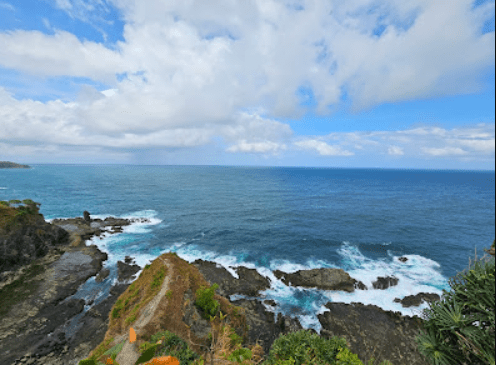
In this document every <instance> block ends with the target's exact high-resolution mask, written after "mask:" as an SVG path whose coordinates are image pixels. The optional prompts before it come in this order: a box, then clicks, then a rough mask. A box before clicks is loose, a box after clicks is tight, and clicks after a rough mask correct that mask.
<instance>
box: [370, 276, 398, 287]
mask: <svg viewBox="0 0 496 365" xmlns="http://www.w3.org/2000/svg"><path fill="white" fill-rule="evenodd" d="M398 281H399V279H398V278H395V277H394V276H386V277H378V278H377V280H376V281H374V282H372V286H373V287H374V289H381V290H384V289H387V288H389V287H390V286H395V285H398Z"/></svg>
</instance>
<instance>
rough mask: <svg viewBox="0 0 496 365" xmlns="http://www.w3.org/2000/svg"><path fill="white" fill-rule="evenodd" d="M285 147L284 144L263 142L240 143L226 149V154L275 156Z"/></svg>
mask: <svg viewBox="0 0 496 365" xmlns="http://www.w3.org/2000/svg"><path fill="white" fill-rule="evenodd" d="M286 148H287V147H286V145H284V144H279V143H275V142H270V141H265V142H252V143H249V142H247V141H244V140H243V141H240V142H239V143H237V144H236V145H233V146H230V147H229V148H227V150H226V151H227V152H245V153H247V152H248V153H263V154H277V153H278V152H280V151H282V150H285V149H286Z"/></svg>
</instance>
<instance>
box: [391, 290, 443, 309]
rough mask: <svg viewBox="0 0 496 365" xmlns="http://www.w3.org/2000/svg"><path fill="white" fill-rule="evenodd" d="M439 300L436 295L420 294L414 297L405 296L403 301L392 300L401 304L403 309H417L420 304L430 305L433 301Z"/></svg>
mask: <svg viewBox="0 0 496 365" xmlns="http://www.w3.org/2000/svg"><path fill="white" fill-rule="evenodd" d="M440 299H441V298H440V297H439V295H437V294H433V293H423V292H421V293H418V294H415V295H407V296H406V297H404V298H403V299H399V298H394V302H395V303H401V305H402V306H403V308H409V307H418V306H419V305H420V304H422V303H424V302H428V303H431V302H434V301H438V300H440Z"/></svg>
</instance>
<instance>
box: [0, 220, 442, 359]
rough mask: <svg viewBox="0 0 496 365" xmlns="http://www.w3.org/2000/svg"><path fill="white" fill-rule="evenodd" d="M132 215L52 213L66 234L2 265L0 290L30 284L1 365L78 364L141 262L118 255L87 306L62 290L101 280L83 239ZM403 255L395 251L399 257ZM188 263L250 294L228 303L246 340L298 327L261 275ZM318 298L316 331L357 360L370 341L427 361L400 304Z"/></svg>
mask: <svg viewBox="0 0 496 365" xmlns="http://www.w3.org/2000/svg"><path fill="white" fill-rule="evenodd" d="M134 222H136V221H135V220H134V221H133V220H128V219H121V218H113V217H109V218H106V219H104V220H101V219H92V218H91V217H90V214H89V213H88V212H84V214H83V217H80V218H72V219H57V220H53V221H52V222H51V224H50V226H51V227H52V229H54V230H55V231H57V232H59V233H60V231H59V230H62V231H63V232H66V233H65V234H64V233H60V234H61V235H62V236H63V237H65V238H63V239H61V240H59V241H60V242H58V244H57V245H49V244H48V243H46V246H47V247H46V251H47V253H45V254H44V255H41V256H40V257H38V256H36V255H34V254H33V255H32V256H31V258H30V259H31V261H30V262H29V263H26V262H24V264H23V266H21V267H19V268H18V269H17V270H13V271H10V272H6V271H4V272H3V273H2V275H1V277H0V290H4V292H5V290H7V289H9V288H11V287H15V286H16V283H17V284H19V283H22V285H23V286H29V287H32V289H31V291H30V292H29V293H28V294H27V295H26V297H25V298H24V299H23V300H20V301H19V302H18V303H16V305H15V306H13V307H12V309H11V310H10V311H9V312H8V315H7V316H4V318H2V320H1V321H0V322H1V324H0V354H2V355H1V356H0V365H12V364H53V365H59V364H77V361H79V360H80V359H82V358H85V357H87V356H88V354H89V353H90V351H91V350H93V349H94V348H95V347H96V346H97V345H98V344H99V343H101V341H103V339H104V336H105V333H106V331H107V328H108V324H109V313H110V311H111V309H112V306H113V305H114V304H115V302H116V301H117V299H118V297H119V296H120V295H121V294H122V293H123V292H124V291H125V290H126V289H127V287H128V286H129V284H130V283H129V280H133V279H134V275H135V274H136V273H137V272H138V271H139V270H141V268H140V267H139V266H138V265H135V264H133V263H132V258H130V257H126V259H125V261H124V262H121V261H119V262H118V264H117V265H118V283H117V284H116V285H114V286H113V287H112V288H111V289H110V295H109V296H108V297H107V298H105V299H104V300H103V301H102V302H100V303H98V304H96V305H93V306H92V307H91V309H89V310H88V311H86V312H84V308H85V305H91V304H92V303H91V302H89V303H85V301H84V300H83V299H70V298H69V297H70V296H71V295H73V294H74V293H75V292H76V291H77V290H78V288H79V286H80V285H81V284H83V283H84V282H86V280H88V279H89V278H91V277H93V276H95V281H96V282H101V281H103V280H104V279H105V278H106V277H107V276H108V275H109V272H108V270H107V269H102V267H103V264H102V263H103V262H104V261H105V260H107V254H105V253H103V252H101V251H100V250H98V248H97V247H96V246H95V245H91V246H86V244H85V241H86V240H88V239H90V238H91V237H93V236H95V235H96V236H98V235H101V234H103V233H109V234H112V233H120V232H122V229H123V227H124V226H127V225H130V224H132V223H134ZM45 228H46V227H45ZM26 232H27V233H26ZM26 232H25V236H22V235H21V236H20V237H21V238H22V237H24V238H23V239H26V240H29V239H31V240H32V237H31V236H30V235H32V234H33V232H31V231H29V230H27V231H26ZM0 238H1V237H0ZM18 238H19V237H18ZM48 241H49V240H48ZM30 259H29V258H28V261H29V260H30ZM406 260H407V259H406V258H401V259H400V261H402V262H405V261H406ZM190 265H193V266H194V267H195V268H196V269H197V270H198V271H199V272H200V273H201V274H202V275H203V277H204V278H205V280H206V281H208V282H209V283H210V284H213V283H217V284H218V285H219V288H218V290H217V294H218V295H220V296H223V297H225V298H227V299H229V296H230V295H235V294H237V295H244V296H249V297H255V298H257V299H239V300H235V301H231V303H232V304H234V305H236V306H239V307H242V308H244V309H245V312H246V320H247V324H248V325H249V326H250V327H249V331H248V343H250V344H255V343H256V342H257V340H259V341H261V342H262V347H263V348H264V351H265V353H266V354H267V353H268V351H269V349H270V346H271V345H272V343H273V342H274V340H275V339H276V338H277V337H278V336H279V335H280V334H287V333H289V332H293V331H297V330H300V329H302V326H301V324H300V322H299V321H298V319H297V318H293V317H291V316H287V315H286V316H283V315H281V314H280V313H279V314H278V316H277V317H276V316H275V315H274V312H273V311H271V310H268V309H267V308H270V307H273V306H275V305H276V303H275V302H274V301H270V300H263V298H261V297H260V291H263V290H265V289H268V288H269V287H270V279H269V278H267V277H264V276H262V275H260V274H259V273H258V272H257V270H255V269H249V268H246V267H238V268H237V269H236V272H237V274H238V276H239V279H237V278H235V277H233V276H232V275H231V274H230V273H229V272H228V271H227V270H226V269H225V268H223V267H221V266H220V265H218V264H216V263H214V262H209V261H204V260H196V261H195V262H193V263H192V264H190ZM33 267H35V268H37V269H36V270H34V271H35V273H34V274H32V273H31V271H33ZM30 270H31V271H30ZM274 275H275V276H276V277H278V278H280V279H281V280H282V281H283V282H284V283H285V284H286V285H291V286H300V287H307V288H320V289H323V290H343V291H347V292H353V291H354V290H387V288H388V287H390V286H394V285H397V284H398V279H397V278H395V277H385V278H377V280H376V281H375V282H374V283H373V288H370V289H369V288H367V287H366V286H365V285H364V284H363V283H361V282H359V281H357V280H355V279H353V278H351V277H350V276H349V274H348V273H346V272H345V271H344V270H341V269H313V270H301V271H298V272H295V273H284V272H282V271H277V270H276V271H274ZM126 281H127V283H126ZM14 292H15V290H14ZM190 294H191V293H190ZM185 300H186V299H185ZM435 300H439V296H437V295H436V294H429V293H419V294H417V295H416V296H409V297H405V298H396V299H395V302H401V303H402V305H403V306H404V307H409V306H418V305H420V304H421V303H422V302H423V301H435ZM325 306H326V307H327V308H328V309H329V311H328V312H325V313H323V314H319V315H318V320H319V322H320V323H321V325H322V331H321V333H320V335H321V336H323V337H326V338H329V337H332V336H344V337H345V338H346V339H347V342H348V344H349V346H350V350H351V351H352V352H354V353H357V354H358V356H359V357H360V359H361V360H362V361H366V360H368V358H370V356H371V355H372V352H373V350H374V348H375V349H376V350H377V349H381V350H382V353H381V354H378V353H377V351H376V353H375V357H376V360H381V359H389V360H391V361H392V362H393V364H394V365H401V364H411V363H415V361H416V363H417V364H426V363H425V361H424V360H423V358H422V357H421V355H420V354H419V353H418V352H417V350H416V349H415V348H414V347H413V345H412V343H413V342H412V340H413V338H414V336H415V335H416V334H417V333H418V330H419V328H421V325H422V320H421V319H420V318H418V317H414V318H409V317H405V316H401V314H400V313H399V312H390V311H384V310H382V309H381V308H379V307H376V306H372V305H362V304H357V303H352V304H343V303H331V302H329V303H327V304H326V305H325ZM83 312H84V313H83ZM78 316H79V317H78ZM76 317H77V319H78V323H79V325H78V326H77V328H75V329H74V328H70V323H72V322H71V320H72V319H74V318H76ZM185 318H186V317H185ZM186 319H187V318H186ZM192 324H194V323H193V322H191V323H190V325H192ZM199 324H200V322H198V321H197V325H199ZM203 327H204V328H203ZM203 327H201V326H200V327H198V328H203V330H204V329H205V328H206V327H205V326H203ZM313 332H315V331H313Z"/></svg>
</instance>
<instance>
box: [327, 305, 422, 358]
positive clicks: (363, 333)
mask: <svg viewBox="0 0 496 365" xmlns="http://www.w3.org/2000/svg"><path fill="white" fill-rule="evenodd" d="M325 307H327V308H328V309H329V311H327V312H324V313H323V314H319V315H317V317H318V319H319V322H320V324H321V325H322V329H321V331H320V335H321V336H322V337H325V338H331V337H333V336H343V337H344V338H345V339H346V341H347V342H348V344H349V348H350V351H351V352H353V353H355V354H357V355H358V357H359V359H360V360H361V361H362V362H363V363H366V361H368V360H369V359H370V358H372V357H374V358H375V359H376V363H382V362H383V361H384V360H389V361H391V362H392V363H393V364H418V365H429V363H428V362H427V361H426V360H425V359H424V358H423V356H422V355H421V354H420V352H418V350H417V347H416V346H415V337H416V336H417V335H418V334H419V331H420V329H422V320H421V319H420V318H419V317H416V316H415V317H413V318H410V317H405V316H401V313H400V312H391V311H384V310H382V309H381V308H379V307H377V306H375V305H363V304H361V303H351V304H345V303H331V302H329V303H327V304H326V305H325Z"/></svg>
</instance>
